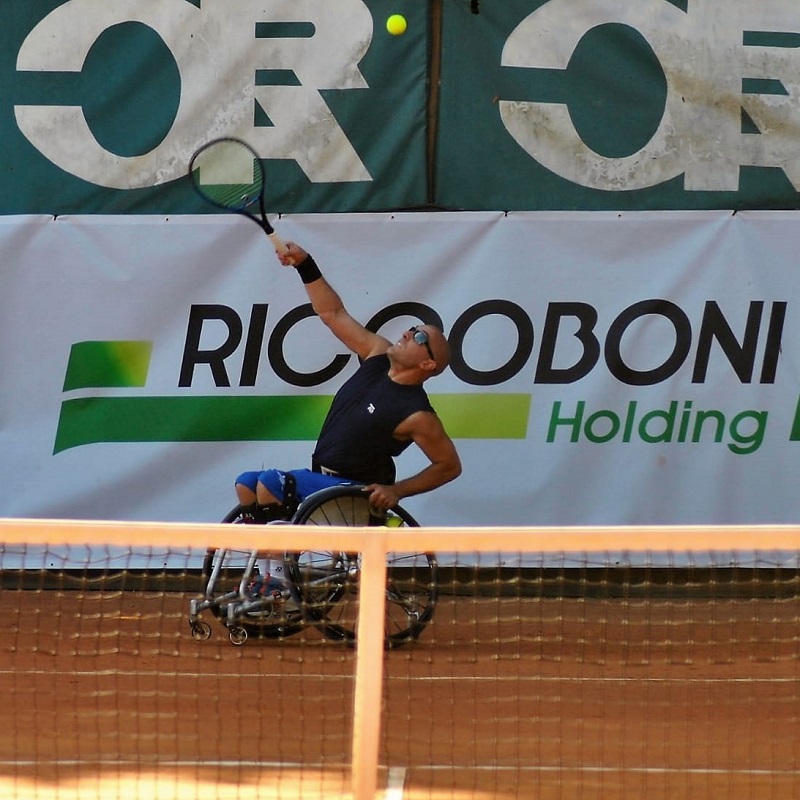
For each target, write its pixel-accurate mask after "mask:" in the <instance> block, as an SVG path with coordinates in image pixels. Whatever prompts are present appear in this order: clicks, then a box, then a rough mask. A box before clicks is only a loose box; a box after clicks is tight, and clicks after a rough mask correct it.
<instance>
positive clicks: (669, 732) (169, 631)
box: [0, 590, 800, 800]
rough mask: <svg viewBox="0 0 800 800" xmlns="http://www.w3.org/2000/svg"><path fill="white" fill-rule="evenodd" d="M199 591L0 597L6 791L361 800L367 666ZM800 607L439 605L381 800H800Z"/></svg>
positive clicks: (396, 681) (0, 739)
mask: <svg viewBox="0 0 800 800" xmlns="http://www.w3.org/2000/svg"><path fill="white" fill-rule="evenodd" d="M189 597H190V595H189V594H166V595H164V594H157V593H149V594H148V593H139V592H114V593H104V592H100V591H91V592H75V591H65V592H61V591H14V590H4V591H2V592H0V612H1V613H0V620H2V622H0V625H2V637H1V638H0V676H2V677H1V678H0V679H1V680H2V683H3V686H4V687H5V691H4V692H3V703H2V705H1V706H0V796H1V797H13V798H21V799H24V800H27V798H37V800H43V799H44V798H46V799H47V800H51V799H53V798H58V799H59V800H73V798H75V799H76V800H77V798H80V799H81V800H84V799H85V798H88V799H89V800H94V798H103V800H112V799H113V798H115V797H125V798H146V799H147V800H162V798H196V800H205V799H206V798H220V799H221V800H222V799H223V798H225V799H227V798H240V797H241V798H248V800H249V799H250V798H260V800H264V799H265V798H276V799H280V800H283V798H286V800H290V799H291V800H294V798H304V799H307V798H326V800H327V799H328V798H334V799H335V798H340V797H341V798H346V797H348V796H349V759H350V740H349V735H350V728H351V720H352V713H353V712H352V697H353V669H354V653H353V651H352V650H350V649H348V648H346V647H344V646H342V645H340V644H332V643H327V642H324V641H323V640H322V638H321V636H320V635H319V634H318V633H317V631H316V630H314V629H313V628H312V629H308V630H307V631H304V632H303V633H301V634H298V635H296V636H293V637H291V638H288V639H286V640H284V641H274V640H271V641H267V640H261V641H257V640H256V641H253V640H251V641H248V642H247V643H246V644H245V645H244V646H242V647H234V646H233V645H231V643H230V642H229V641H228V638H227V635H226V632H225V630H224V629H223V627H222V626H221V625H220V624H219V623H218V622H217V621H216V620H213V625H212V627H213V634H212V637H211V638H210V639H209V640H208V641H204V642H198V641H194V640H193V639H192V638H191V636H190V635H189V627H188V624H187V621H186V615H187V607H188V600H189ZM797 603H798V601H797V600H776V601H768V600H722V601H709V600H691V601H690V600H684V601H672V602H669V603H668V602H666V601H661V600H652V601H644V600H641V599H639V600H630V601H623V600H619V599H611V600H609V599H606V600H601V599H597V600H579V599H572V600H563V599H562V600H556V599H535V598H522V599H520V598H503V599H492V598H481V599H471V598H465V597H458V598H454V597H445V598H443V599H442V600H441V601H440V604H439V606H438V608H437V612H436V616H435V618H434V622H433V623H432V624H431V625H430V626H429V627H428V628H427V629H426V630H425V632H424V633H423V635H422V638H421V640H420V641H419V642H417V643H416V644H413V645H409V646H407V647H404V648H401V649H398V650H395V651H391V652H388V653H387V654H386V681H385V688H384V709H383V717H382V719H383V722H382V725H383V738H382V742H381V764H382V765H383V768H382V771H381V775H380V778H379V785H380V787H381V792H382V794H380V795H379V796H381V797H385V798H386V800H421V799H422V798H430V799H431V800H441V799H442V798H453V800H472V799H473V798H474V799H475V800H489V798H498V799H500V798H504V799H505V798H537V800H551V799H552V800H555V799H556V798H559V799H560V800H567V799H568V798H569V799H570V800H571V799H572V798H603V800H617V799H618V798H620V799H621V798H627V799H630V798H647V800H667V799H668V798H669V800H679V799H681V798H687V800H688V798H692V800H698V799H703V798H715V800H716V799H718V798H754V799H757V800H769V798H775V800H778V799H779V798H780V799H781V800H789V799H790V798H796V797H800V651H799V648H800V630H798V624H797V623H798V616H799V615H798V605H797Z"/></svg>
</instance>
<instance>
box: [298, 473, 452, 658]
mask: <svg viewBox="0 0 800 800" xmlns="http://www.w3.org/2000/svg"><path fill="white" fill-rule="evenodd" d="M292 522H293V523H294V524H296V525H341V526H350V525H353V526H365V525H367V526H370V525H371V526H376V527H378V526H389V527H397V528H400V527H404V526H407V527H419V525H418V523H417V521H416V520H415V519H414V518H413V517H412V516H411V515H410V514H409V513H408V512H407V511H405V510H404V509H403V508H401V507H399V506H397V507H396V508H394V509H392V510H391V511H389V512H388V514H383V513H380V512H378V513H376V512H374V510H373V509H371V507H370V504H369V499H368V496H367V495H365V494H364V492H363V491H362V490H361V487H359V486H332V487H330V488H329V489H323V490H322V491H319V492H315V493H314V494H313V495H311V496H310V497H308V498H306V500H305V501H304V502H303V503H302V504H301V505H300V507H299V508H298V510H297V513H296V514H295V515H294V517H293V518H292ZM286 563H287V566H288V568H289V575H290V577H291V579H292V582H293V583H294V584H295V588H296V590H297V593H298V595H299V597H300V601H301V605H302V608H303V612H304V613H305V615H306V616H307V617H308V619H309V621H311V622H313V623H314V624H316V625H317V626H318V627H319V628H320V629H321V630H322V631H323V633H324V634H325V635H326V636H327V637H328V638H329V639H333V640H337V641H343V642H347V643H350V644H352V643H354V642H355V638H356V623H357V620H358V583H359V577H360V572H361V562H360V557H359V555H358V554H357V553H345V552H329V551H309V550H304V551H300V552H295V553H287V558H286ZM437 572H438V569H437V564H436V559H435V557H434V556H433V555H431V554H430V553H402V552H396V553H389V554H388V555H387V573H388V574H387V586H386V646H387V647H399V646H400V645H402V644H405V643H406V642H409V641H412V640H414V639H416V638H417V637H418V636H419V635H420V633H422V631H423V629H424V628H425V626H426V625H427V623H428V622H429V621H430V619H431V617H432V616H433V612H434V608H435V606H436V600H437V597H438V594H437V579H438V574H437Z"/></svg>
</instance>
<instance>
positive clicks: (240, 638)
mask: <svg viewBox="0 0 800 800" xmlns="http://www.w3.org/2000/svg"><path fill="white" fill-rule="evenodd" d="M228 638H229V639H230V640H231V644H235V645H236V646H237V647H241V646H242V645H243V644H244V643H245V642H246V641H247V631H246V630H245V629H244V628H231V629H230V632H229V633H228Z"/></svg>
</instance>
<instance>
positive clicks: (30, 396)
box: [0, 211, 800, 549]
mask: <svg viewBox="0 0 800 800" xmlns="http://www.w3.org/2000/svg"><path fill="white" fill-rule="evenodd" d="M276 227H277V228H278V229H279V231H280V233H281V235H282V236H283V237H284V238H287V239H293V240H295V241H297V242H298V243H300V244H301V245H303V246H304V247H305V248H306V249H307V250H309V251H310V252H312V253H313V254H314V256H315V257H316V259H317V261H318V263H319V264H320V266H321V268H322V270H323V273H324V274H325V275H326V277H327V278H328V279H329V281H330V282H331V284H332V285H333V286H334V287H335V288H336V289H337V290H338V291H339V293H340V294H341V295H342V298H343V300H344V302H345V304H346V305H347V307H348V309H349V310H350V312H351V313H352V314H353V316H355V317H357V318H358V319H360V320H362V321H363V322H364V323H365V324H366V323H369V324H370V325H371V326H373V327H377V328H378V329H379V330H380V331H381V333H383V334H384V335H386V336H387V337H389V338H397V337H399V336H400V335H401V333H402V332H403V331H404V330H405V329H406V328H407V327H409V325H412V324H414V323H415V322H417V321H419V320H420V319H422V320H425V321H439V320H440V321H441V324H442V326H443V327H444V329H445V331H446V333H447V334H448V335H449V337H450V340H451V344H452V348H453V362H452V365H451V368H450V369H448V370H447V371H446V372H445V373H444V374H443V375H442V376H440V377H437V378H435V379H432V380H431V381H430V382H429V383H428V384H427V387H428V391H429V393H430V394H431V396H432V400H433V403H434V406H435V407H436V408H437V410H438V411H439V413H440V416H441V417H442V419H443V420H444V422H445V425H446V427H447V428H448V430H449V431H450V433H451V435H452V436H453V438H454V440H455V442H456V445H457V447H458V449H459V452H460V454H461V457H462V461H463V465H464V473H463V475H462V477H461V478H459V479H458V480H457V481H455V482H454V483H452V484H450V485H448V486H446V487H443V488H441V489H439V490H437V491H436V492H434V493H431V494H429V495H425V496H421V497H416V498H409V499H408V501H407V502H406V503H404V505H406V507H407V508H408V509H409V510H410V511H411V512H412V513H413V514H414V515H415V516H416V517H417V518H418V519H419V520H420V522H422V523H423V524H425V523H428V524H444V525H542V524H547V525H550V524H556V525H577V524H666V523H674V524H680V523H719V524H724V523H748V524H749V523H783V522H786V523H790V522H791V523H796V522H797V521H798V519H800V512H799V511H798V501H797V485H798V478H800V467H798V462H800V458H798V455H799V454H800V410H798V409H799V407H798V398H799V397H800V380H798V379H799V378H800V347H799V346H798V344H797V343H798V341H800V336H799V335H798V334H800V300H798V298H800V270H798V268H797V249H798V248H797V243H798V242H799V241H800V215H798V214H797V213H794V212H750V213H738V214H731V213H729V212H697V211H692V212H631V213H618V212H574V213H572V212H571V213H565V212H541V213H517V214H508V215H504V214H502V213H493V212H485V213H484V212H480V213H405V214H388V213H387V214H353V215H332V214H331V215H298V216H290V217H285V218H283V219H280V220H276ZM0 255H1V256H2V272H0V275H1V276H2V278H1V279H2V293H0V368H2V373H1V374H2V393H1V394H0V461H1V469H2V476H3V477H2V481H0V516H7V517H8V516H23V517H27V516H30V517H68V518H112V519H125V520H153V519H155V520H165V521H181V520H187V521H217V520H219V519H221V518H222V516H223V515H224V514H225V513H226V512H227V511H228V509H229V508H230V507H231V506H232V505H233V504H234V502H235V497H234V492H233V482H234V478H235V476H236V475H237V474H238V473H239V472H241V471H243V470H245V469H257V468H261V467H268V466H277V467H283V468H293V467H302V466H308V464H309V460H310V454H311V451H312V449H313V444H314V439H315V436H316V433H317V431H318V430H319V424H320V422H321V419H322V416H323V415H324V412H325V409H326V408H327V404H328V402H329V399H330V397H331V396H332V394H333V393H334V392H335V391H336V389H337V388H338V387H339V386H340V385H341V383H342V382H343V380H344V379H345V377H346V376H348V375H349V374H351V373H352V371H353V369H354V368H355V365H356V361H355V357H353V356H350V355H349V354H347V352H346V351H345V350H344V349H343V347H342V346H341V345H340V344H339V343H338V342H336V341H335V340H334V339H333V338H332V337H331V335H330V334H329V332H328V331H327V330H326V329H325V328H324V326H323V325H322V324H321V323H320V322H319V321H318V320H317V319H315V318H313V317H312V316H310V314H309V311H308V309H307V307H306V303H307V298H306V295H305V292H304V290H303V286H302V284H301V282H300V280H299V279H298V278H297V276H296V275H294V274H293V272H292V270H291V269H287V268H284V267H281V266H280V265H279V264H278V263H277V261H276V259H275V258H274V255H273V253H272V251H271V249H270V246H269V243H268V241H267V240H266V239H265V238H264V237H263V236H262V235H261V234H260V233H259V231H258V229H257V228H256V226H254V225H253V224H252V223H250V222H248V221H246V220H244V219H242V218H241V217H235V216H234V217H226V216H178V217H174V218H173V217H171V218H164V217H153V216H126V217H122V216H113V217H111V216H79V217H58V218H56V219H53V218H52V217H13V216H12V217H3V218H0ZM423 465H424V460H423V458H422V456H421V455H420V454H419V453H418V452H416V451H415V449H414V448H411V449H409V451H407V452H406V454H404V455H403V456H402V457H401V458H400V459H399V462H398V474H399V475H400V476H403V475H407V474H409V473H412V472H414V471H416V470H418V469H420V468H421V467H422V466H423ZM498 549H502V542H498Z"/></svg>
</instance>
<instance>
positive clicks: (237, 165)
mask: <svg viewBox="0 0 800 800" xmlns="http://www.w3.org/2000/svg"><path fill="white" fill-rule="evenodd" d="M189 174H190V176H191V179H192V183H193V185H194V187H195V189H196V190H197V191H198V192H199V194H200V195H201V196H202V197H204V198H205V199H206V200H208V202H210V203H212V204H213V205H215V206H218V207H220V208H225V209H228V210H231V211H241V210H243V209H245V208H247V207H248V206H250V205H251V204H253V203H254V202H256V201H257V200H260V198H261V197H262V193H263V189H264V169H263V167H262V165H261V161H260V160H259V159H258V156H257V155H256V153H255V152H254V151H253V150H252V149H251V148H250V147H249V146H248V145H246V144H245V143H244V142H241V141H239V140H236V139H220V140H218V141H216V142H211V143H209V144H208V145H206V147H204V148H202V149H201V150H199V151H198V152H197V153H196V154H195V156H194V158H193V159H192V163H191V165H190V172H189Z"/></svg>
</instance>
